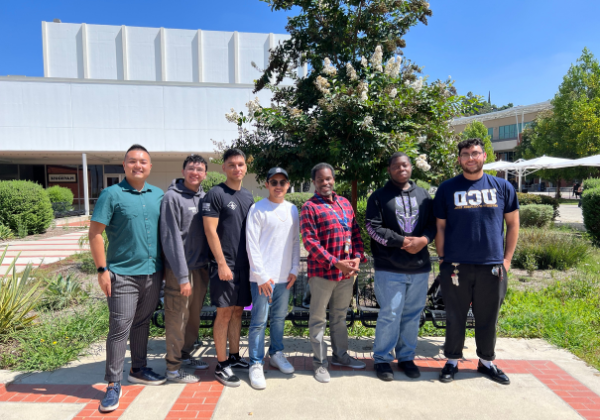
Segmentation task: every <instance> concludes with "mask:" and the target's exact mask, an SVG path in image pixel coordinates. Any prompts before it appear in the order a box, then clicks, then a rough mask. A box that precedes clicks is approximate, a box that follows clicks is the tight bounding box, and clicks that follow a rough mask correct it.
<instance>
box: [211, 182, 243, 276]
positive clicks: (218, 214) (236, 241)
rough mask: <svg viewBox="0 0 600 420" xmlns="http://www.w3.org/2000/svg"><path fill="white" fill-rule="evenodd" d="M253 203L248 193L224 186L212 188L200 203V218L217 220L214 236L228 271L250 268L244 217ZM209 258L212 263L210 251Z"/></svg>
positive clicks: (213, 260)
mask: <svg viewBox="0 0 600 420" xmlns="http://www.w3.org/2000/svg"><path fill="white" fill-rule="evenodd" d="M253 204H254V198H253V197H252V194H251V193H250V191H248V190H247V189H245V188H242V189H240V190H239V191H236V190H233V189H231V188H229V187H228V186H227V185H225V183H222V184H219V185H215V186H214V187H212V188H211V190H210V191H209V192H208V193H207V194H206V196H205V197H204V199H203V200H202V216H205V217H214V218H218V219H219V224H218V226H217V235H218V236H219V240H220V241H221V250H222V251H223V255H224V256H225V261H227V265H228V266H229V268H230V269H231V270H232V271H233V270H234V269H236V268H246V267H249V266H250V264H249V262H248V253H247V251H246V216H247V215H248V211H249V210H250V207H252V205H253ZM209 259H210V262H211V263H216V261H215V257H214V255H213V253H212V250H211V251H209Z"/></svg>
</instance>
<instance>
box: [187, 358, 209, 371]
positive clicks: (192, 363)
mask: <svg viewBox="0 0 600 420" xmlns="http://www.w3.org/2000/svg"><path fill="white" fill-rule="evenodd" d="M181 366H182V367H185V368H190V369H200V370H205V369H208V363H206V362H205V361H204V360H202V359H201V358H200V357H190V358H189V359H185V360H181Z"/></svg>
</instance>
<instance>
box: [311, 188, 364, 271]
mask: <svg viewBox="0 0 600 420" xmlns="http://www.w3.org/2000/svg"><path fill="white" fill-rule="evenodd" d="M317 197H320V198H321V199H322V200H323V201H324V202H325V203H327V205H326V204H324V203H323V202H321V200H319V198H317ZM332 198H333V202H331V201H330V200H328V199H327V198H325V197H322V196H320V195H319V194H315V196H313V197H312V198H311V199H310V200H308V201H307V202H306V203H304V205H303V206H302V212H301V214H300V230H301V232H302V242H304V247H305V248H306V250H307V251H308V260H307V265H308V270H307V271H308V272H307V275H308V278H309V279H310V278H311V277H322V278H325V279H327V280H332V281H340V280H343V279H344V278H347V277H344V274H343V273H342V272H341V270H339V269H338V268H337V267H335V264H336V263H337V262H338V261H339V260H342V259H343V260H345V259H348V256H346V253H344V242H345V239H346V237H347V235H348V232H347V231H346V229H344V227H343V225H342V223H340V219H342V220H343V218H344V215H343V213H342V210H341V208H340V206H341V207H342V208H343V209H344V211H345V212H346V218H347V219H348V221H349V223H351V224H352V230H351V234H352V249H351V250H350V258H360V259H361V262H366V261H367V259H366V257H365V255H364V246H363V242H362V239H361V238H360V228H359V227H358V223H357V222H356V217H354V210H353V209H352V205H351V204H350V202H349V201H348V200H347V199H345V198H344V197H340V196H339V195H337V194H336V193H333V195H332ZM338 204H339V205H338ZM334 211H335V212H337V215H336V213H334ZM338 216H339V218H338Z"/></svg>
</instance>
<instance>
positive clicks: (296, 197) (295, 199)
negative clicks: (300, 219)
mask: <svg viewBox="0 0 600 420" xmlns="http://www.w3.org/2000/svg"><path fill="white" fill-rule="evenodd" d="M313 195H314V194H313V193H288V194H286V195H285V199H286V200H287V201H289V202H290V203H292V204H293V205H295V206H296V207H298V212H300V210H302V205H303V204H304V203H306V202H307V201H308V200H310V198H311V197H312V196H313Z"/></svg>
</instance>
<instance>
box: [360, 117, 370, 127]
mask: <svg viewBox="0 0 600 420" xmlns="http://www.w3.org/2000/svg"><path fill="white" fill-rule="evenodd" d="M372 125H373V117H371V116H370V115H367V116H366V117H365V119H364V120H363V122H362V123H361V124H360V126H361V127H362V128H369V127H371V126H372Z"/></svg>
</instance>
